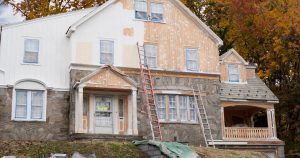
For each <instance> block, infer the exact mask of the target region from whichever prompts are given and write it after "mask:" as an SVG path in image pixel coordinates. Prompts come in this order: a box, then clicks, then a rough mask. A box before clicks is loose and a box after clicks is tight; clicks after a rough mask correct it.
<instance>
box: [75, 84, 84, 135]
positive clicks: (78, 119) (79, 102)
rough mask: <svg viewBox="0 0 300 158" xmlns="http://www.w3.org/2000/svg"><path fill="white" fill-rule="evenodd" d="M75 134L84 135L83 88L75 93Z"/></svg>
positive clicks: (79, 88)
mask: <svg viewBox="0 0 300 158" xmlns="http://www.w3.org/2000/svg"><path fill="white" fill-rule="evenodd" d="M75 97H76V99H75V133H83V87H81V86H79V87H78V88H77V89H76V92H75Z"/></svg>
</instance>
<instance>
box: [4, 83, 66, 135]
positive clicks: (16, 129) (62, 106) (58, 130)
mask: <svg viewBox="0 0 300 158" xmlns="http://www.w3.org/2000/svg"><path fill="white" fill-rule="evenodd" d="M12 91H13V88H1V89H0V139H1V140H39V141H40V140H66V139H67V138H68V131H69V128H68V124H69V119H68V113H69V92H63V91H54V90H48V91H47V118H46V122H39V121H34V122H26V121H12V120H11V111H12Z"/></svg>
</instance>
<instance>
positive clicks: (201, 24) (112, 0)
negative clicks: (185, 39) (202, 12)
mask: <svg viewBox="0 0 300 158" xmlns="http://www.w3.org/2000/svg"><path fill="white" fill-rule="evenodd" d="M117 1H119V0H109V1H107V2H105V3H104V4H102V5H101V6H99V7H97V8H96V9H95V10H93V11H92V12H90V13H88V14H87V15H86V16H84V17H82V18H81V19H79V20H78V21H76V22H75V23H73V24H72V25H71V26H70V27H69V29H68V30H67V32H66V35H67V37H71V35H72V33H73V32H75V31H76V29H77V27H79V26H80V25H81V24H83V23H84V22H86V21H87V20H89V19H90V18H92V17H93V16H94V15H96V14H97V13H99V12H101V11H102V10H104V9H105V8H107V7H108V6H110V5H112V4H114V3H115V2H117ZM169 1H171V2H172V3H173V4H175V6H177V7H178V8H179V9H180V10H181V11H183V12H184V13H186V14H187V15H188V16H189V17H191V19H192V20H193V21H194V22H195V23H196V24H197V25H198V26H199V27H200V28H202V29H203V30H205V31H206V33H208V35H209V36H210V37H211V38H212V39H213V40H214V41H215V42H216V43H217V44H218V46H221V45H223V41H222V40H221V39H220V37H218V36H217V35H216V34H215V33H214V32H213V31H212V30H211V29H210V28H209V27H208V26H207V25H206V24H205V23H204V22H202V21H201V20H200V19H199V18H198V17H197V16H196V15H195V14H194V13H193V12H192V11H191V10H190V9H188V8H187V7H186V6H185V5H184V4H183V3H182V2H180V0H169Z"/></svg>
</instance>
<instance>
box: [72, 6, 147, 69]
mask: <svg viewBox="0 0 300 158" xmlns="http://www.w3.org/2000/svg"><path fill="white" fill-rule="evenodd" d="M125 28H132V29H133V36H125V35H124V34H123V30H124V29H125ZM71 39H72V63H78V62H79V61H78V58H77V57H76V55H77V54H76V53H77V48H76V46H77V45H78V44H79V43H89V44H90V45H91V46H92V48H91V52H86V55H87V56H90V55H91V56H92V57H90V59H91V60H89V63H88V64H93V65H100V40H101V39H109V40H113V41H114V43H115V52H114V53H115V54H114V65H115V66H124V67H138V53H137V49H136V48H137V47H136V43H137V42H138V41H140V42H141V41H144V22H142V21H137V20H135V19H134V11H133V10H126V9H123V5H122V4H121V2H117V3H115V4H114V5H111V6H109V7H108V8H105V9H104V10H103V11H101V13H99V14H97V15H95V16H94V17H92V18H91V19H89V20H88V21H86V22H85V23H83V24H82V25H80V26H79V27H78V28H77V29H76V31H75V32H74V33H73V34H72V36H71ZM126 48H134V49H126ZM128 56H130V61H132V62H134V63H124V61H125V60H124V58H128ZM76 58H77V59H76ZM85 61H86V60H85Z"/></svg>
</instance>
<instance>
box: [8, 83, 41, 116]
mask: <svg viewBox="0 0 300 158" xmlns="http://www.w3.org/2000/svg"><path fill="white" fill-rule="evenodd" d="M46 96H47V91H46V88H45V86H44V85H42V84H40V83H39V82H36V81H21V82H19V83H17V84H16V85H15V86H14V93H13V100H12V115H11V116H12V120H18V121H45V120H46Z"/></svg>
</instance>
